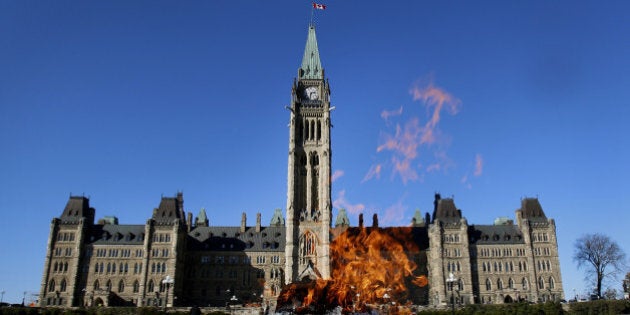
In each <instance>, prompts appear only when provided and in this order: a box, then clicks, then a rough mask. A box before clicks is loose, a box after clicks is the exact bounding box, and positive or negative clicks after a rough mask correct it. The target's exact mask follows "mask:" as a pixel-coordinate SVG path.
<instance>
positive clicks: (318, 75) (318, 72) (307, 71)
mask: <svg viewBox="0 0 630 315" xmlns="http://www.w3.org/2000/svg"><path fill="white" fill-rule="evenodd" d="M298 78H299V79H319V80H321V79H323V78H324V69H322V63H321V61H320V59H319V49H318V48H317V36H316V35H315V26H314V25H313V24H311V25H309V27H308V37H307V38H306V46H305V47H304V57H302V66H300V71H299V73H298Z"/></svg>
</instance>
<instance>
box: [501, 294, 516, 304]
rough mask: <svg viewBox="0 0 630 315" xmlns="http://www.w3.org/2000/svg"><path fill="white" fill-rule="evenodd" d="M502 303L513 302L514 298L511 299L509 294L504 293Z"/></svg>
mask: <svg viewBox="0 0 630 315" xmlns="http://www.w3.org/2000/svg"><path fill="white" fill-rule="evenodd" d="M503 303H514V299H512V297H511V296H509V295H506V296H505V298H504V299H503Z"/></svg>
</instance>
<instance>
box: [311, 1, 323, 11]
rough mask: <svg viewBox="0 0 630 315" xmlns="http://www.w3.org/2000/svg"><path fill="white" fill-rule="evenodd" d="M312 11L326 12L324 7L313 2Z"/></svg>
mask: <svg viewBox="0 0 630 315" xmlns="http://www.w3.org/2000/svg"><path fill="white" fill-rule="evenodd" d="M313 9H317V10H326V5H325V4H320V3H315V2H313Z"/></svg>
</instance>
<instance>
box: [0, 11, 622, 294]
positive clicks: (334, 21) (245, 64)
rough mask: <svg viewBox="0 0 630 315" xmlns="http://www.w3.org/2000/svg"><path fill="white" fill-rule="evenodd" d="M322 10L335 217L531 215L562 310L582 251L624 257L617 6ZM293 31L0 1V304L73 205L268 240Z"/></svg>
mask: <svg viewBox="0 0 630 315" xmlns="http://www.w3.org/2000/svg"><path fill="white" fill-rule="evenodd" d="M325 4H327V6H328V7H327V9H326V10H325V11H318V12H317V14H316V17H315V20H316V23H317V36H318V42H319V49H320V54H321V59H322V64H323V66H324V68H325V71H326V76H327V77H328V78H329V79H330V84H331V89H332V95H331V99H332V105H333V106H336V110H335V111H334V112H333V118H332V123H333V126H334V127H333V129H332V140H333V153H334V154H333V156H332V158H333V160H332V163H333V172H335V181H334V183H333V189H332V194H333V199H334V200H335V206H336V207H335V209H334V214H335V215H336V213H337V211H338V208H339V207H342V206H343V207H345V208H347V209H348V210H349V212H350V221H351V223H352V224H357V214H358V212H363V213H365V215H366V216H367V217H368V218H369V217H371V215H372V214H373V213H378V214H379V218H380V220H379V221H381V224H385V225H407V224H409V222H410V220H411V216H412V215H413V213H414V211H415V210H416V209H420V210H421V211H423V212H430V211H432V202H433V194H434V193H435V192H440V193H441V194H442V195H443V196H454V198H455V203H456V205H457V206H458V207H459V208H461V209H462V212H463V215H464V216H465V217H466V218H467V219H468V222H469V223H476V224H491V223H492V222H493V220H494V219H495V218H496V217H499V216H508V217H510V218H514V210H516V209H517V208H518V207H519V206H520V200H521V198H523V197H536V196H538V198H539V200H540V202H541V204H542V206H543V209H544V210H545V211H546V214H547V216H549V217H552V218H554V219H555V220H556V224H557V234H558V239H559V241H558V245H559V250H560V262H561V266H562V276H563V285H564V288H565V292H566V294H567V295H568V296H571V295H572V291H573V288H575V289H576V290H577V292H578V293H579V292H584V291H585V290H587V288H588V286H587V285H586V284H585V282H584V281H583V272H581V271H578V270H577V269H576V267H575V263H574V262H573V261H572V253H573V242H574V241H575V239H577V238H578V237H579V236H581V235H582V234H583V233H592V232H601V233H605V234H606V235H609V236H610V237H611V238H613V239H614V240H615V241H617V242H618V243H619V244H620V245H621V247H622V248H623V250H624V251H625V252H626V253H629V254H630V245H629V244H630V236H629V235H630V234H629V233H628V232H627V228H628V222H629V220H628V219H629V218H630V215H629V214H628V212H629V210H630V209H629V207H630V206H629V205H630V184H629V183H628V175H629V174H630V167H629V166H628V161H630V149H628V148H629V147H630V141H629V138H628V135H629V134H630V127H629V126H628V123H627V121H628V119H629V118H630V104H629V103H630V89H629V88H628V87H630V76H629V75H628V73H630V58H629V57H628V56H630V41H629V40H628V30H630V20H629V19H628V18H627V12H629V11H630V3H629V2H627V1H606V2H604V3H601V2H597V1H527V2H511V1H482V2H471V1H400V2H397V3H396V4H395V5H391V4H389V5H388V4H386V3H384V2H382V1H332V0H331V1H328V2H325ZM309 17H310V2H309V1H296V0H292V1H271V2H270V1H238V2H236V1H186V2H181V1H132V2H129V1H101V2H98V1H45V2H42V1H2V2H0V147H1V148H2V154H0V174H2V176H1V177H0V178H1V180H0V212H1V213H2V221H1V223H0V227H1V228H0V239H1V240H2V242H0V252H1V253H3V254H2V256H3V257H5V258H4V259H1V260H0V290H5V291H6V294H5V296H4V301H10V302H20V301H21V298H22V293H23V292H24V291H29V292H36V291H38V290H39V285H40V281H41V275H42V270H43V264H44V254H45V248H46V241H47V237H48V233H49V226H50V221H51V219H52V218H53V217H56V216H59V215H60V214H61V212H62V210H63V208H64V206H65V204H66V201H67V199H68V196H69V195H70V194H73V195H82V194H84V195H85V196H89V197H90V202H91V205H92V206H93V207H95V208H96V214H97V218H100V217H103V216H106V215H116V216H117V217H118V218H119V219H120V222H121V224H143V223H144V222H145V221H146V219H148V218H149V217H150V215H151V212H152V209H153V208H154V207H157V205H158V204H159V201H160V197H161V196H162V195H164V196H174V195H175V194H176V193H177V191H183V192H184V199H185V208H186V209H187V210H188V211H192V212H193V213H195V214H196V213H197V212H198V211H199V210H200V209H201V208H206V210H207V212H208V216H209V220H210V223H211V224H212V225H219V226H220V225H237V224H239V223H240V214H241V213H242V212H246V213H247V214H248V218H249V222H250V224H253V223H254V221H255V214H256V213H257V212H261V213H262V215H263V222H264V224H268V222H269V220H270V219H271V216H272V215H273V211H274V209H275V208H282V209H284V207H285V203H286V189H287V188H286V177H287V175H286V170H287V168H286V167H287V150H288V148H287V144H288V136H289V131H288V128H287V123H288V121H289V112H288V111H286V110H285V109H284V106H285V105H288V104H289V102H290V91H291V83H292V81H293V79H294V77H295V76H296V74H297V69H298V67H299V65H300V63H301V59H302V54H303V49H304V44H305V41H306V35H307V25H308V21H309ZM414 91H415V94H414ZM436 115H437V116H439V117H436ZM436 118H438V119H437V120H436ZM397 130H398V131H397ZM391 141H393V142H391ZM388 143H389V144H393V145H389V146H388ZM379 148H380V149H379ZM405 166H406V167H405ZM377 171H378V172H377ZM5 255H6V256H5ZM6 257H8V258H6ZM614 285H615V287H616V288H617V289H620V284H619V282H616V283H614Z"/></svg>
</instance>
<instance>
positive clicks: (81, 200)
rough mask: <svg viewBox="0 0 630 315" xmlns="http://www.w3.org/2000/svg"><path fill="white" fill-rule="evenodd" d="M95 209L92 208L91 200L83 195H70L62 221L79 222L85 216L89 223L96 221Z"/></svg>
mask: <svg viewBox="0 0 630 315" xmlns="http://www.w3.org/2000/svg"><path fill="white" fill-rule="evenodd" d="M94 212H95V211H94V209H93V208H90V200H89V199H88V198H85V197H83V196H70V199H68V203H66V207H65V208H64V209H63V213H62V214H61V218H60V219H61V221H62V222H79V220H81V218H83V217H85V218H86V219H87V220H88V222H89V223H93V222H94Z"/></svg>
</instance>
